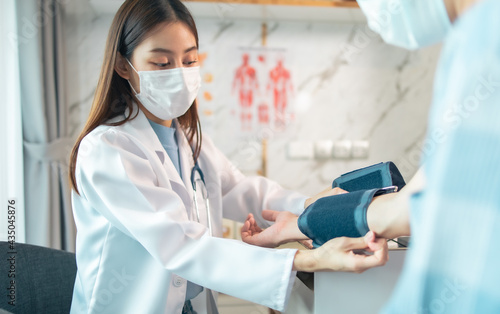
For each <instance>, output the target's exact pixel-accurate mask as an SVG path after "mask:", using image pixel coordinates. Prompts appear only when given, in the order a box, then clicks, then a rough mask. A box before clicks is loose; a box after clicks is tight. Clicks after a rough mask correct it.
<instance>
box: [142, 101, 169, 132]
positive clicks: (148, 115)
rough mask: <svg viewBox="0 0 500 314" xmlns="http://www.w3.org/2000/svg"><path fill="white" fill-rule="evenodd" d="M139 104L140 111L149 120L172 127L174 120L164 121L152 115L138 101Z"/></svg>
mask: <svg viewBox="0 0 500 314" xmlns="http://www.w3.org/2000/svg"><path fill="white" fill-rule="evenodd" d="M137 104H138V105H139V109H140V110H141V111H142V112H143V113H144V115H145V116H146V118H148V119H149V120H151V121H153V122H154V123H156V124H160V125H163V126H166V127H168V128H170V127H172V120H162V119H160V118H158V117H157V116H155V115H154V114H152V113H151V112H149V111H148V110H147V109H146V108H145V107H144V106H143V105H142V104H141V103H140V102H139V101H137Z"/></svg>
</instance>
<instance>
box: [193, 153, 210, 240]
mask: <svg viewBox="0 0 500 314" xmlns="http://www.w3.org/2000/svg"><path fill="white" fill-rule="evenodd" d="M196 173H198V177H199V178H196ZM191 184H192V185H193V201H194V208H195V210H196V219H197V220H198V222H200V209H199V208H198V197H197V195H196V194H197V193H196V192H197V191H198V187H200V188H201V195H202V196H203V200H204V201H205V207H206V209H207V220H208V231H209V232H210V235H212V220H211V218H210V204H209V202H208V190H207V186H206V184H205V176H204V175H203V172H202V171H201V168H200V166H199V165H198V162H196V163H195V164H194V167H193V170H191Z"/></svg>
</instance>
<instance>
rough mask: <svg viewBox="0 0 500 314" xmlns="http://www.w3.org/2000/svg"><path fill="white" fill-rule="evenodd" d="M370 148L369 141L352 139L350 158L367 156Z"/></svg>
mask: <svg viewBox="0 0 500 314" xmlns="http://www.w3.org/2000/svg"><path fill="white" fill-rule="evenodd" d="M369 150H370V142H368V141H353V142H352V158H358V159H362V158H368V155H369V154H368V152H369Z"/></svg>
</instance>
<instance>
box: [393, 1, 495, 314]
mask: <svg viewBox="0 0 500 314" xmlns="http://www.w3.org/2000/svg"><path fill="white" fill-rule="evenodd" d="M499 32H500V1H498V0H483V1H481V2H479V3H478V4H476V5H475V6H474V7H472V8H471V9H470V10H469V11H468V12H466V13H465V14H464V15H463V16H462V17H461V18H460V19H459V20H457V22H456V23H455V25H454V27H453V31H452V32H451V33H450V34H449V37H448V38H447V41H446V42H445V46H444V48H443V52H442V57H441V61H440V64H439V67H438V71H437V76H436V81H435V86H434V101H433V106H432V109H431V114H430V121H429V129H428V134H427V141H426V144H425V145H424V146H423V147H424V149H423V151H424V153H423V162H424V169H425V173H426V189H425V191H424V192H423V193H421V194H419V195H415V196H414V197H413V199H412V204H411V230H412V241H413V242H412V247H411V249H410V250H409V252H408V255H407V260H406V263H405V267H404V270H403V273H402V276H401V278H400V280H399V282H398V285H397V287H396V289H395V292H394V293H393V296H392V298H391V300H390V301H389V303H388V304H387V305H386V308H385V309H384V311H383V312H384V313H398V314H399V313H500V35H499Z"/></svg>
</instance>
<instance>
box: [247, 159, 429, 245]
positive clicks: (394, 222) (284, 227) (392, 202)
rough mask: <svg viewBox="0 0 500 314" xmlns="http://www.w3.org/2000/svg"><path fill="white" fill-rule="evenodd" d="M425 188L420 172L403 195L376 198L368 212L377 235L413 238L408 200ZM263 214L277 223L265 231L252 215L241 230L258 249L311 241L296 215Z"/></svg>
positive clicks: (273, 212)
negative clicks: (304, 232) (299, 225)
mask: <svg viewBox="0 0 500 314" xmlns="http://www.w3.org/2000/svg"><path fill="white" fill-rule="evenodd" d="M424 186H425V177H424V173H423V170H422V169H420V170H419V171H418V172H417V174H415V176H414V177H413V178H412V180H411V181H410V182H409V183H408V184H407V185H406V186H405V187H404V188H403V189H402V190H401V191H400V192H398V193H392V194H385V195H381V196H378V197H376V198H374V200H373V201H372V203H371V204H370V206H369V207H368V210H367V222H368V226H369V228H370V230H371V231H374V232H375V234H376V235H377V236H379V237H383V238H387V239H391V238H395V237H399V236H406V235H410V221H409V216H410V215H409V200H410V197H411V195H413V194H414V193H417V192H419V191H421V190H422V189H423V188H424ZM338 192H339V191H337V193H333V192H330V193H331V194H329V192H327V191H324V192H323V193H325V194H328V195H333V194H339V193H338ZM314 199H317V198H314ZM262 215H263V217H264V218H265V219H266V220H270V221H274V222H275V224H273V225H272V226H271V227H269V228H267V229H265V230H262V229H261V228H259V226H258V225H257V223H256V222H255V219H254V218H253V216H252V215H249V216H248V218H247V220H246V222H245V224H244V225H243V228H242V230H241V237H242V239H243V241H245V242H247V243H250V244H254V245H259V246H266V247H276V246H278V245H280V244H283V243H287V242H292V241H299V240H305V239H308V238H307V236H305V235H304V234H303V233H302V232H301V231H300V229H299V228H298V225H297V219H298V217H297V216H296V215H294V214H292V213H288V212H277V211H271V210H265V211H263V213H262Z"/></svg>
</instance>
